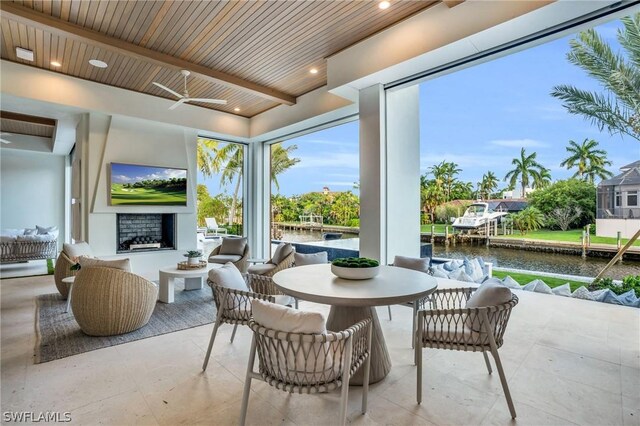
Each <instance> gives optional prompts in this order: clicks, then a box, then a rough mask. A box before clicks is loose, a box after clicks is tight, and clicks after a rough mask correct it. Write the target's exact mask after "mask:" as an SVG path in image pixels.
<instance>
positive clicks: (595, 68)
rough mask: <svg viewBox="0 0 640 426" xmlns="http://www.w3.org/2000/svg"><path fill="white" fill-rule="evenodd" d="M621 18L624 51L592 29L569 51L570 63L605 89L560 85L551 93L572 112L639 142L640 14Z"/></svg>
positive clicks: (578, 39)
mask: <svg viewBox="0 0 640 426" xmlns="http://www.w3.org/2000/svg"><path fill="white" fill-rule="evenodd" d="M621 21H622V24H623V26H624V28H623V29H619V30H618V34H617V38H618V42H619V43H620V45H621V46H622V48H623V50H624V54H620V53H614V52H613V50H612V48H611V46H610V45H608V44H606V43H605V42H604V40H603V39H602V37H600V35H598V33H597V32H596V31H595V30H593V29H590V30H587V31H583V32H581V33H580V34H579V35H578V38H577V39H574V40H571V42H570V45H571V51H570V52H569V53H568V54H567V59H568V60H569V62H571V63H572V64H574V65H577V66H579V67H580V68H582V69H583V70H584V71H586V72H587V74H589V75H590V76H591V77H593V78H595V79H596V81H598V83H599V84H600V85H601V86H602V88H603V89H604V92H603V93H597V92H589V91H587V90H582V89H578V88H576V87H574V86H571V85H560V86H556V87H554V88H553V90H552V92H551V96H553V97H556V98H558V99H561V100H562V101H563V102H564V103H563V106H564V107H565V108H566V109H567V111H568V112H569V113H571V114H576V115H582V116H583V117H584V118H585V119H587V120H589V121H591V122H592V123H593V124H596V125H597V126H598V128H599V129H600V130H604V129H607V130H608V131H609V133H610V134H612V135H613V134H620V135H628V136H631V137H632V138H634V139H637V140H639V141H640V13H636V14H635V15H632V16H626V17H624V18H622V19H621ZM627 58H628V59H627Z"/></svg>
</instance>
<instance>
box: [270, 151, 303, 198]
mask: <svg viewBox="0 0 640 426" xmlns="http://www.w3.org/2000/svg"><path fill="white" fill-rule="evenodd" d="M296 149H298V145H289V146H288V147H286V148H284V147H283V146H282V143H276V144H273V145H271V182H272V183H273V184H274V185H275V186H276V189H277V190H278V191H280V184H279V183H278V175H280V174H282V173H284V172H285V171H286V170H288V169H289V168H291V167H293V166H294V165H296V164H298V163H299V162H300V159H299V158H291V157H289V155H290V154H291V153H293V152H294V151H295V150H296Z"/></svg>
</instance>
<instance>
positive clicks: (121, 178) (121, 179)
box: [112, 175, 131, 183]
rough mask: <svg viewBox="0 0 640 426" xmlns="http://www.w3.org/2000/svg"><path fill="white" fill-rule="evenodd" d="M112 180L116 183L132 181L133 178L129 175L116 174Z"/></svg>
mask: <svg viewBox="0 0 640 426" xmlns="http://www.w3.org/2000/svg"><path fill="white" fill-rule="evenodd" d="M112 180H113V181H114V182H116V183H127V182H131V178H130V177H129V176H125V175H115V176H112Z"/></svg>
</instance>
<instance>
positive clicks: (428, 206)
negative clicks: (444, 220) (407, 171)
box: [420, 173, 445, 223]
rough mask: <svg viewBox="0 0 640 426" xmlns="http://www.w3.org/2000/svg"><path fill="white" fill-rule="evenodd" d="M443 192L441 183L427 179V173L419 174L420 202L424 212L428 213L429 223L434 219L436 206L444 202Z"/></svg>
mask: <svg viewBox="0 0 640 426" xmlns="http://www.w3.org/2000/svg"><path fill="white" fill-rule="evenodd" d="M444 201H445V194H444V190H443V188H442V185H439V184H438V183H437V181H436V179H427V174H426V173H425V174H424V175H422V176H420V203H421V205H422V208H423V210H424V211H425V213H427V214H429V216H430V218H431V223H434V221H435V211H436V207H438V206H439V205H440V204H442V203H444Z"/></svg>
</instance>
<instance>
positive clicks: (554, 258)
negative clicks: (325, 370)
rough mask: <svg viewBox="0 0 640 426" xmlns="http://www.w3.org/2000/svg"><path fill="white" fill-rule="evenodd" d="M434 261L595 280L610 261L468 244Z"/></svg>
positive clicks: (616, 271) (636, 271)
mask: <svg viewBox="0 0 640 426" xmlns="http://www.w3.org/2000/svg"><path fill="white" fill-rule="evenodd" d="M357 237H358V236H357V235H354V234H343V236H342V238H343V239H347V238H357ZM282 239H283V240H284V241H295V242H310V241H319V240H322V234H321V233H320V232H317V231H287V232H286V233H284V235H283V237H282ZM433 255H434V256H435V257H442V258H450V259H462V258H464V257H465V256H467V257H476V256H482V258H483V259H484V260H485V261H487V262H492V263H493V265H494V266H495V267H502V268H513V269H525V270H529V271H544V272H552V273H557V274H567V275H579V276H584V277H595V276H596V275H598V273H599V272H600V271H601V270H602V268H604V267H605V266H606V264H607V263H608V262H609V259H601V258H595V257H589V258H587V259H582V258H581V257H580V256H573V255H566V254H553V253H543V252H535V251H526V250H514V249H506V248H497V247H490V248H487V247H486V246H477V245H469V244H456V245H455V246H444V245H438V244H437V245H435V246H434V247H433ZM607 275H608V276H610V277H611V278H614V279H622V278H624V277H625V276H627V275H640V262H638V261H630V260H624V261H623V262H622V263H618V264H616V265H614V266H613V267H612V268H611V269H610V270H609V272H608V273H607Z"/></svg>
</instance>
